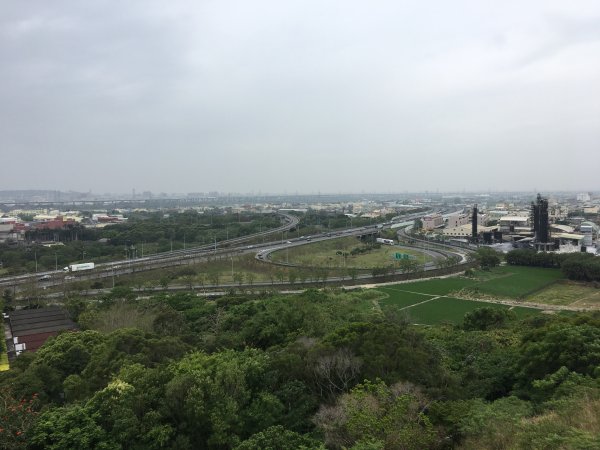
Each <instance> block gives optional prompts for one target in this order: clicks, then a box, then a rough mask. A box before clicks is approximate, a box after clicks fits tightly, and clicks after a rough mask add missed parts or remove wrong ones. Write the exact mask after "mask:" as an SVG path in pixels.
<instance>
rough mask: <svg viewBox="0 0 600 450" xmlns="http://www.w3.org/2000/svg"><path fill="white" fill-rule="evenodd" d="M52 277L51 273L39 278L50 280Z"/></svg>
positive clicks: (40, 279)
mask: <svg viewBox="0 0 600 450" xmlns="http://www.w3.org/2000/svg"><path fill="white" fill-rule="evenodd" d="M51 278H52V277H51V276H50V275H44V276H41V277H39V278H38V280H39V281H48V280H50V279H51Z"/></svg>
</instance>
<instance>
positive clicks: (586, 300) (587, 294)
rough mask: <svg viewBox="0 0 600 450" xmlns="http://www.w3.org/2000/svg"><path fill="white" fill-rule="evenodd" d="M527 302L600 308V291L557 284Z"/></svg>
mask: <svg viewBox="0 0 600 450" xmlns="http://www.w3.org/2000/svg"><path fill="white" fill-rule="evenodd" d="M525 302H526V303H527V302H533V303H545V304H548V305H569V306H581V307H592V308H593V307H596V308H600V289H598V288H595V287H593V286H588V285H585V284H582V283H574V282H561V283H555V284H553V285H551V286H548V287H547V288H545V289H542V290H541V291H539V292H536V293H535V294H533V295H530V296H528V297H526V298H525Z"/></svg>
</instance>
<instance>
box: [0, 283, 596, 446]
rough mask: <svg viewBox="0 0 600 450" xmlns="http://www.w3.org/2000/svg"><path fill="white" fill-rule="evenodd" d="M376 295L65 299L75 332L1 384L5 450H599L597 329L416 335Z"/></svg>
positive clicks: (522, 327)
mask: <svg viewBox="0 0 600 450" xmlns="http://www.w3.org/2000/svg"><path fill="white" fill-rule="evenodd" d="M378 295H381V293H379V292H377V291H373V290H365V291H352V292H345V291H317V290H309V291H306V292H305V293H303V294H299V295H294V296H281V295H272V294H268V293H264V294H261V295H258V296H239V295H238V296H235V295H230V296H227V297H223V298H219V299H216V300H209V301H207V300H204V299H199V298H198V297H196V296H194V295H192V294H185V293H181V294H175V295H160V296H155V297H153V298H150V299H144V300H135V298H134V297H135V296H134V295H133V294H132V293H131V291H129V290H128V289H126V288H116V289H114V290H113V292H112V293H111V294H110V295H107V296H105V297H103V298H101V299H99V300H98V302H95V303H84V302H83V301H82V300H76V299H73V300H71V301H70V303H69V305H68V308H69V311H70V313H71V314H72V315H73V317H74V318H75V319H76V320H77V321H78V322H79V323H80V325H81V326H82V328H83V330H84V331H81V332H77V333H63V334H61V335H59V336H58V337H55V338H52V339H50V340H49V341H48V342H47V343H46V344H45V345H44V346H43V347H42V348H41V349H40V350H39V351H38V352H37V353H35V354H23V355H22V356H20V357H18V358H17V359H16V361H15V362H14V363H13V367H12V369H11V370H10V371H8V372H4V373H1V374H0V397H1V400H2V401H0V418H1V420H2V425H1V426H0V428H1V430H0V446H2V448H10V449H19V448H29V449H65V450H66V449H70V450H72V449H140V450H141V449H240V450H250V449H256V450H258V449H300V448H302V449H318V448H320V449H324V448H327V449H344V448H346V449H354V450H367V449H369V450H374V449H450V448H463V449H485V448H523V449H529V448H547V449H551V448H561V449H562V448H565V449H570V448H572V449H592V448H599V446H600V438H599V436H600V434H599V433H600V423H599V421H600V419H599V418H600V384H599V382H600V347H599V346H598V342H600V315H598V314H577V315H570V316H562V315H554V316H550V315H536V316H532V317H529V318H527V319H525V320H517V319H516V316H515V315H514V314H513V313H512V312H510V311H505V310H496V309H490V308H482V309H479V310H475V311H473V312H471V313H468V314H467V315H466V316H465V320H464V322H463V323H462V324H461V325H449V324H447V325H440V326H430V327H423V326H414V325H411V324H410V318H409V317H407V316H405V315H402V314H400V313H397V312H383V313H382V312H381V311H377V310H373V309H372V308H371V305H372V302H371V300H372V299H373V298H375V297H377V296H378Z"/></svg>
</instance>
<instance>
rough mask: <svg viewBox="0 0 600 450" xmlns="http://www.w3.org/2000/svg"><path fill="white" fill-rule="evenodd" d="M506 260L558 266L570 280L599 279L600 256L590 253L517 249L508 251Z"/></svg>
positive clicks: (511, 262) (537, 265)
mask: <svg viewBox="0 0 600 450" xmlns="http://www.w3.org/2000/svg"><path fill="white" fill-rule="evenodd" d="M506 262H507V263H508V264H511V265H516V266H534V267H559V268H560V269H561V270H562V271H563V273H564V274H565V276H566V277H567V278H569V279H570V280H576V281H600V258H597V257H595V255H592V254H590V253H547V252H536V251H534V250H525V249H519V250H511V251H510V252H508V253H507V254H506Z"/></svg>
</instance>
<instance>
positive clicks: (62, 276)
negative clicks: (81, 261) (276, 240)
mask: <svg viewBox="0 0 600 450" xmlns="http://www.w3.org/2000/svg"><path fill="white" fill-rule="evenodd" d="M279 215H280V216H281V219H282V222H283V224H282V225H281V226H280V227H277V228H273V229H270V230H266V231H262V232H259V233H254V234H251V235H248V236H242V237H238V238H233V239H227V240H223V241H219V242H215V243H213V244H208V245H202V246H198V247H192V248H188V249H185V250H175V251H170V252H162V253H157V254H155V255H151V256H145V257H142V258H134V259H126V260H119V261H112V262H107V263H100V264H96V266H95V268H94V269H93V270H86V271H81V272H74V273H69V272H65V271H63V270H53V271H47V272H38V273H29V274H24V275H18V276H13V277H4V278H0V289H2V288H7V287H10V288H13V289H16V288H17V287H18V286H21V285H24V284H31V283H32V282H37V283H39V284H40V285H41V287H50V286H55V285H58V284H62V283H64V281H65V280H66V281H71V280H73V281H74V280H90V279H98V278H108V277H114V276H117V275H123V274H127V273H132V272H139V271H145V270H151V269H159V268H163V267H171V266H177V265H182V264H188V263H191V262H192V261H194V260H202V259H205V258H207V257H211V256H215V255H221V256H222V255H224V254H226V255H229V254H239V253H240V252H242V251H250V250H252V249H253V248H254V247H255V246H253V245H247V244H248V243H249V242H251V241H254V240H256V239H259V238H261V237H263V238H265V237H267V236H271V235H278V234H284V233H285V232H286V231H289V230H291V229H293V228H295V227H296V226H297V225H298V223H299V219H298V217H295V216H292V215H290V214H284V213H279ZM262 245H266V244H260V245H256V247H259V246H262ZM271 245H272V244H271Z"/></svg>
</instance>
